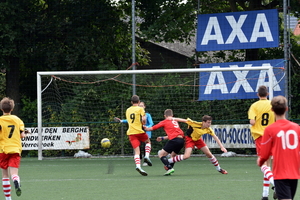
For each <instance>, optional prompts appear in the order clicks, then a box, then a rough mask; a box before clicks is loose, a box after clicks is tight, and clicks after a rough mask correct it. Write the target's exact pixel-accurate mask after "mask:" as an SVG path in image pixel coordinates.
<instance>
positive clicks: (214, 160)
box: [209, 156, 221, 171]
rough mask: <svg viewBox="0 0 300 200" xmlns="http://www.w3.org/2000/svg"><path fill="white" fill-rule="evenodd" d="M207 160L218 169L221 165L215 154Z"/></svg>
mask: <svg viewBox="0 0 300 200" xmlns="http://www.w3.org/2000/svg"><path fill="white" fill-rule="evenodd" d="M209 161H210V162H211V164H213V165H214V166H215V167H216V169H217V170H218V171H220V169H221V167H220V165H219V162H218V160H217V159H216V157H215V156H213V157H212V158H209Z"/></svg>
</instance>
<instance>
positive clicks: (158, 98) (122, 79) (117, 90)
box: [37, 65, 276, 160]
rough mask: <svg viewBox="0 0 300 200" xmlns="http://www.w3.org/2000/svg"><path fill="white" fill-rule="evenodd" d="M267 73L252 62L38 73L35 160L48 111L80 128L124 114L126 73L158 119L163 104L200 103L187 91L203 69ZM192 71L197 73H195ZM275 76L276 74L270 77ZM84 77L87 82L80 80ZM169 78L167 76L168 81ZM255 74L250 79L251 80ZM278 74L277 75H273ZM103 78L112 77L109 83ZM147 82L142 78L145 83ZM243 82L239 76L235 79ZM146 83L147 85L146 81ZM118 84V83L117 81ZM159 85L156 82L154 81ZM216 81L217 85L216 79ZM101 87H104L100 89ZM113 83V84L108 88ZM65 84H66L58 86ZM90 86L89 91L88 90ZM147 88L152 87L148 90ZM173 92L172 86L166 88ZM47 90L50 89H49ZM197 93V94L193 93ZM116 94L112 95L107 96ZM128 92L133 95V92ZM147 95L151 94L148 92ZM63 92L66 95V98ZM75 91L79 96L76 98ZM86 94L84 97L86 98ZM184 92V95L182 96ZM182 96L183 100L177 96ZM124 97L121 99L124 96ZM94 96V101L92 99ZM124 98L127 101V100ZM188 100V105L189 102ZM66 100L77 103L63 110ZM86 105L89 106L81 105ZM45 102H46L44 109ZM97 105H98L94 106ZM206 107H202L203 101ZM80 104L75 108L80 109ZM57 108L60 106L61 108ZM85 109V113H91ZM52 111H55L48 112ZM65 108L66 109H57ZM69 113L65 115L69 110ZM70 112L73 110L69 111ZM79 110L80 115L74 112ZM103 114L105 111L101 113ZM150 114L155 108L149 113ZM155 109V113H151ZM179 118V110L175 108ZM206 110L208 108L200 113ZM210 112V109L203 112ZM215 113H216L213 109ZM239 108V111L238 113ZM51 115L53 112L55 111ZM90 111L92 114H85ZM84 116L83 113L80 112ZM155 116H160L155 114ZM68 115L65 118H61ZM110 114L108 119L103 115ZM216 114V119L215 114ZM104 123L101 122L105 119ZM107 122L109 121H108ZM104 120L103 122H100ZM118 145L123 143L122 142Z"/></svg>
mask: <svg viewBox="0 0 300 200" xmlns="http://www.w3.org/2000/svg"><path fill="white" fill-rule="evenodd" d="M261 70H264V71H267V74H274V71H273V70H274V67H273V66H271V65H262V66H254V67H247V66H246V67H223V68H185V69H153V70H107V71H50V72H37V112H38V113H37V115H38V119H37V132H38V145H37V146H38V160H42V159H43V154H42V152H43V150H44V148H43V145H42V144H43V134H44V133H43V127H44V125H45V124H46V122H45V115H48V116H47V117H48V118H47V120H46V121H47V123H48V122H51V120H49V119H50V118H51V117H52V118H55V121H56V122H59V120H61V124H64V125H61V126H66V124H67V126H68V124H71V125H73V124H75V122H74V123H73V122H71V121H72V120H74V121H76V123H78V124H80V123H81V122H82V121H84V123H82V124H84V126H86V124H88V123H90V124H91V123H95V122H96V121H97V120H98V121H101V119H102V117H103V116H105V114H106V115H107V116H108V115H110V118H111V116H113V115H115V114H118V115H119V117H122V116H123V117H124V114H122V112H123V113H124V112H125V109H126V107H129V106H130V100H129V99H130V97H131V95H130V92H128V91H130V87H132V79H131V77H130V76H129V75H131V76H132V74H136V75H140V77H138V78H137V80H136V86H137V87H140V89H139V90H138V92H137V95H139V96H140V98H141V101H145V102H146V105H147V103H148V102H151V103H150V105H149V104H148V105H147V108H146V111H147V110H149V112H150V113H151V112H152V110H154V107H159V108H158V109H160V110H159V111H158V113H159V112H160V113H159V114H157V115H155V117H156V118H159V117H160V118H159V119H161V115H162V113H163V111H164V109H167V108H173V107H174V109H176V108H180V110H189V108H191V106H193V107H195V106H196V105H198V104H197V103H194V102H200V101H201V100H200V99H199V98H198V97H199V95H198V94H196V95H194V97H195V98H194V99H191V98H193V97H190V94H189V93H190V92H189V91H192V90H191V89H190V87H193V90H195V88H196V90H198V88H199V87H200V83H199V84H198V82H197V81H199V80H200V79H201V78H202V77H201V75H200V74H201V73H204V72H205V73H213V72H234V71H261ZM195 74H196V76H195ZM274 76H275V75H274ZM46 77H47V80H46V81H45V82H44V81H43V78H46ZM88 78H90V80H88V81H87V82H85V81H83V80H87V79H88ZM168 78H170V79H168ZM251 78H253V77H250V79H251ZM265 78H268V80H269V81H268V82H269V85H268V87H269V88H270V89H269V98H270V99H271V98H272V97H273V87H274V81H273V78H274V77H273V76H269V77H265ZM275 78H276V77H275ZM107 81H113V83H112V82H110V83H108V82H107ZM143 81H145V82H143ZM238 81H241V80H238ZM60 82H64V84H67V83H68V84H71V85H72V86H71V85H68V86H62V85H60ZM146 82H147V83H146ZM115 83H116V84H115ZM158 83H159V84H161V85H157V84H158ZM216 84H217V83H216ZM91 85H93V88H94V89H91ZM73 86H74V87H75V86H76V87H77V86H78V87H79V86H80V87H83V86H85V89H82V88H77V89H74V90H73V89H71V87H73ZM103 86H105V87H104V88H103V89H101V87H103ZM109 86H111V87H112V88H108V87H109ZM60 87H64V88H60ZM88 87H90V89H88ZM172 87H174V88H175V89H174V91H172V95H169V94H167V93H166V92H165V91H167V89H169V88H172ZM179 87H186V88H184V89H183V90H181V89H179ZM148 88H155V89H152V90H149V91H148ZM156 88H159V89H160V88H161V89H164V90H165V91H161V92H160V93H157V94H156V92H157V91H158V90H157V89H156ZM50 90H53V91H52V92H53V93H50V92H48V91H50ZM170 90H171V89H170ZM47 92H48V93H47ZM80 92H84V93H85V94H82V95H79V93H80ZM196 93H198V92H197V91H196ZM112 94H114V96H113V98H112V97H111V96H110V95H112ZM131 94H132V93H131ZM150 94H151V95H150ZM45 95H47V97H48V98H50V97H51V98H53V99H52V100H51V102H50V101H48V100H46V99H44V96H45ZM66 95H69V96H68V97H67V96H66ZM77 95H78V97H77ZM85 95H86V96H85ZM186 96H188V97H186ZM100 97H101V98H105V97H108V98H109V99H106V100H105V101H103V102H97V100H98V99H99V98H100ZM65 98H67V99H68V101H66V102H65V101H64V99H65ZM181 98H184V99H182V100H180V99H181ZM186 98H190V100H186ZM124 99H125V100H124ZM177 99H178V104H180V105H178V107H176V106H175V104H177V103H176V102H177ZM91 100H93V101H91ZM126 100H128V102H125V103H124V101H126ZM121 102H123V103H124V104H126V105H125V106H117V107H118V108H117V110H118V112H117V113H116V110H114V109H115V108H114V107H112V108H111V107H109V106H112V105H114V106H115V105H118V104H119V105H120V104H121ZM97 103H100V104H99V107H93V106H96V104H97ZM189 103H190V104H192V105H189ZM52 104H57V107H58V108H57V110H55V111H54V109H52V107H51V106H53V105H52ZM67 104H76V109H74V108H75V106H74V105H73V107H71V108H67ZM85 104H87V105H85ZM160 104H163V106H164V107H163V106H160ZM44 105H47V106H48V107H47V110H46V107H44ZM83 106H87V107H92V108H91V110H92V111H96V112H97V111H98V112H99V113H98V114H99V115H97V116H90V117H91V118H89V117H86V116H83V115H87V114H85V113H84V112H85V111H87V108H86V107H83ZM97 106H98V105H97ZM204 106H206V105H204ZM78 107H79V108H78ZM100 107H105V108H104V109H103V110H102V109H101V110H100ZM115 107H116V106H115ZM207 107H209V108H210V111H212V109H219V108H214V105H212V104H209V105H208V106H207ZM202 108H203V107H197V108H195V109H197V110H198V111H199V112H200V111H201V110H202ZM60 109H61V110H60ZM92 111H88V112H92ZM198 111H194V110H193V111H191V110H190V112H189V111H187V113H186V114H182V113H181V116H179V117H187V116H188V117H193V116H194V115H195V113H196V112H198ZM51 112H53V113H51ZM60 112H64V113H60ZM68 112H69V113H68ZM72 112H74V113H72ZM78 112H80V113H78ZM105 112H107V113H105ZM153 112H154V111H153ZM155 112H156V111H155ZM174 112H175V113H176V116H177V110H174ZM203 112H206V111H203ZM207 112H209V111H207ZM212 112H214V111H212ZM237 112H238V111H237ZM54 113H55V114H54ZM89 114H90V113H89ZM204 114H210V113H197V117H198V120H199V118H200V115H204ZM81 115H82V116H81ZM158 116H159V117H158ZM63 117H66V118H63ZM107 118H108V117H107ZM214 118H217V117H214ZM159 119H156V120H155V121H159ZM103 121H104V120H103ZM107 121H109V120H107ZM103 123H106V122H103ZM94 130H96V131H98V132H101V131H103V133H104V132H105V133H107V132H109V131H108V130H107V128H105V127H104V128H103V127H101V128H100V129H97V128H95V129H93V131H94ZM97 137H101V133H99V134H98V135H97ZM120 145H121V144H120Z"/></svg>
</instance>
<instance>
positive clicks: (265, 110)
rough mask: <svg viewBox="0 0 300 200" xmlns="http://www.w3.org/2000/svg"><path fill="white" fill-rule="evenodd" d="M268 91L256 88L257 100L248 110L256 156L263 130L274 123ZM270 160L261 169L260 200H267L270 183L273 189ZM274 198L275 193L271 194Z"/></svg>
mask: <svg viewBox="0 0 300 200" xmlns="http://www.w3.org/2000/svg"><path fill="white" fill-rule="evenodd" d="M268 95H269V93H268V89H267V87H266V86H264V85H262V86H260V87H259V88H258V93H257V96H258V97H259V100H258V101H256V102H254V103H253V104H252V105H251V106H250V108H249V110H248V119H249V122H250V124H251V125H252V126H251V129H250V130H251V135H252V137H253V139H254V141H255V146H256V153H257V156H260V144H261V140H262V136H263V133H264V130H265V128H266V127H267V126H268V125H270V124H272V123H274V121H275V115H274V113H273V111H272V110H271V101H270V100H268V98H267V97H268ZM270 165H271V159H268V160H267V161H266V162H265V163H264V164H263V165H262V167H261V171H262V172H263V174H264V178H263V193H262V200H268V196H269V187H270V183H271V184H272V185H273V187H274V178H273V173H272V171H271V168H270ZM273 197H274V198H276V193H274V194H273Z"/></svg>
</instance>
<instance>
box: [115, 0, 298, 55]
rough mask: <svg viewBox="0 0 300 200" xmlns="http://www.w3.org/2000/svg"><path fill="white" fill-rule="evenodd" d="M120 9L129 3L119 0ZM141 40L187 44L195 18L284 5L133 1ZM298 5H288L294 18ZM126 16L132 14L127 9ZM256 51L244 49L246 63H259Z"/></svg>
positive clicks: (268, 1)
mask: <svg viewBox="0 0 300 200" xmlns="http://www.w3.org/2000/svg"><path fill="white" fill-rule="evenodd" d="M121 2H122V5H123V6H124V5H127V6H128V5H130V2H131V0H122V1H121ZM136 7H137V9H136V10H137V15H138V16H139V17H140V18H141V19H142V20H139V21H140V24H139V32H138V34H139V35H140V37H142V38H145V39H147V40H152V41H154V42H161V41H164V42H174V41H180V42H186V43H189V42H190V40H191V37H192V36H194V34H195V30H196V18H197V16H196V14H197V13H198V14H208V13H225V12H237V11H251V10H262V9H278V10H279V11H280V12H282V7H283V1H279V0H273V1H272V0H251V1H241V0H227V1H223V0H212V1H211V0H206V1H195V0H186V1H182V0H174V1H164V0H152V1H147V0H136ZM299 8H300V4H299V2H298V1H297V0H292V1H291V6H290V9H291V10H290V11H291V12H292V13H294V14H295V15H296V16H298V15H299V13H298V10H299ZM126 11H127V14H129V13H130V12H131V10H130V9H129V7H128V8H127V10H126ZM258 51H259V50H258V49H247V50H246V58H245V60H258Z"/></svg>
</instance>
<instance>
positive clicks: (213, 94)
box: [199, 59, 285, 101]
mask: <svg viewBox="0 0 300 200" xmlns="http://www.w3.org/2000/svg"><path fill="white" fill-rule="evenodd" d="M270 65H271V66H272V67H273V73H272V74H269V71H268V70H248V71H223V72H220V71H219V72H200V75H199V84H200V86H199V90H200V91H199V101H203V100H225V99H253V98H258V97H257V95H256V94H257V89H258V87H259V86H261V85H265V86H267V87H268V86H269V85H270V83H269V77H270V76H272V77H273V95H274V96H277V95H283V96H284V95H285V91H284V90H285V88H284V85H285V78H284V76H285V74H284V60H283V59H276V60H260V61H247V62H232V63H212V64H201V65H200V67H201V68H225V67H226V68H228V67H231V68H241V69H242V68H243V67H259V66H270Z"/></svg>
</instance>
